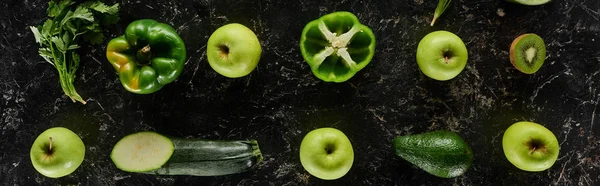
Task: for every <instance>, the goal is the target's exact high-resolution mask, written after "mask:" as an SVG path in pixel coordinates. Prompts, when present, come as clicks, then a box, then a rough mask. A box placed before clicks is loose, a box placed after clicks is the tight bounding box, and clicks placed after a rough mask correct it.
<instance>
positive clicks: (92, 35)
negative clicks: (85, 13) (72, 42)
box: [83, 32, 104, 44]
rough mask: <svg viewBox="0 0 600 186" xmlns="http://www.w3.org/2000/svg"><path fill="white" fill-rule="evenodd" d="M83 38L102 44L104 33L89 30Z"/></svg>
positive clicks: (92, 42)
mask: <svg viewBox="0 0 600 186" xmlns="http://www.w3.org/2000/svg"><path fill="white" fill-rule="evenodd" d="M83 40H85V41H87V42H89V43H91V44H102V41H104V35H102V33H101V32H87V33H85V34H83Z"/></svg>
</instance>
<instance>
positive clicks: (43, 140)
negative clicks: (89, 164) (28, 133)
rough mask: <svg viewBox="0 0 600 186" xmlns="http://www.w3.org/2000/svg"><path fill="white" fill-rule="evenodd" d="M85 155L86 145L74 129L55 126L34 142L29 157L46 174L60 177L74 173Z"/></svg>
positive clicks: (37, 168)
mask: <svg viewBox="0 0 600 186" xmlns="http://www.w3.org/2000/svg"><path fill="white" fill-rule="evenodd" d="M84 156H85V145H84V144H83V141H81V138H79V136H77V134H75V133H74V132H73V131H71V130H69V129H67V128H64V127H54V128H50V129H48V130H46V131H44V132H42V133H41V134H40V135H39V136H38V137H37V138H36V139H35V141H34V142H33V145H32V146H31V151H30V152H29V158H31V163H32V164H33V167H34V168H35V170H37V171H38V172H39V173H41V174H42V175H44V176H47V177H51V178H59V177H63V176H66V175H69V174H71V173H73V172H74V171H75V170H76V169H77V168H78V167H79V165H81V162H83V157H84Z"/></svg>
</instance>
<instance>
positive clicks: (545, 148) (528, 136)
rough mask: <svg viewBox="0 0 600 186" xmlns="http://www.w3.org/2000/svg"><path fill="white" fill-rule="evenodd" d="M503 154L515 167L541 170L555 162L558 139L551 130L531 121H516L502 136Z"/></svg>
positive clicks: (525, 169)
mask: <svg viewBox="0 0 600 186" xmlns="http://www.w3.org/2000/svg"><path fill="white" fill-rule="evenodd" d="M502 149H503V150H504V155H505V156H506V158H507V159H508V161H510V163H512V164H513V165H515V166H516V167H517V168H519V169H521V170H524V171H532V172H535V171H543V170H546V169H548V168H550V167H552V165H554V162H556V159H557V158H558V152H559V150H560V148H559V146H558V140H557V139H556V136H554V133H552V131H550V130H548V129H547V128H546V127H544V126H542V125H540V124H537V123H533V122H526V121H521V122H517V123H515V124H513V125H511V126H510V127H508V129H506V131H505V132H504V136H503V137H502Z"/></svg>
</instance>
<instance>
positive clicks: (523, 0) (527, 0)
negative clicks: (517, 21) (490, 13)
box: [506, 0, 550, 5]
mask: <svg viewBox="0 0 600 186" xmlns="http://www.w3.org/2000/svg"><path fill="white" fill-rule="evenodd" d="M506 1H508V2H511V3H518V4H522V5H543V4H546V3H548V2H550V0H506Z"/></svg>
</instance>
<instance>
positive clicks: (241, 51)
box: [206, 23, 262, 78]
mask: <svg viewBox="0 0 600 186" xmlns="http://www.w3.org/2000/svg"><path fill="white" fill-rule="evenodd" d="M261 53H262V49H261V47H260V42H259V41H258V38H257V37H256V35H255V34H254V32H252V30H250V29H249V28H248V27H245V26H244V25H241V24H237V23H232V24H228V25H225V26H222V27H220V28H219V29H217V30H215V32H214V33H213V34H212V35H211V36H210V38H209V39H208V44H207V46H206V56H207V58H208V64H210V67H212V68H213V69H214V70H215V71H216V72H217V73H219V74H221V75H223V76H226V77H230V78H238V77H242V76H246V75H248V74H250V72H252V71H253V70H254V69H255V68H256V65H258V61H260V55H261Z"/></svg>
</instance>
